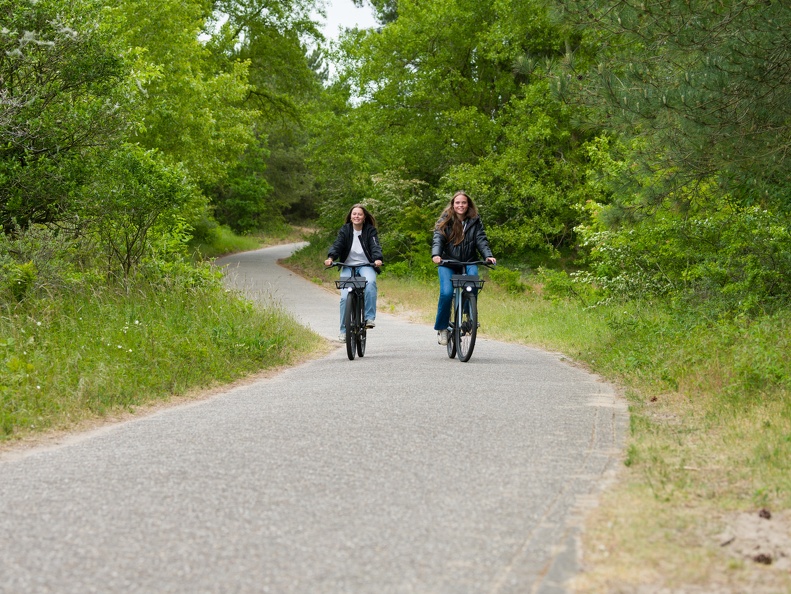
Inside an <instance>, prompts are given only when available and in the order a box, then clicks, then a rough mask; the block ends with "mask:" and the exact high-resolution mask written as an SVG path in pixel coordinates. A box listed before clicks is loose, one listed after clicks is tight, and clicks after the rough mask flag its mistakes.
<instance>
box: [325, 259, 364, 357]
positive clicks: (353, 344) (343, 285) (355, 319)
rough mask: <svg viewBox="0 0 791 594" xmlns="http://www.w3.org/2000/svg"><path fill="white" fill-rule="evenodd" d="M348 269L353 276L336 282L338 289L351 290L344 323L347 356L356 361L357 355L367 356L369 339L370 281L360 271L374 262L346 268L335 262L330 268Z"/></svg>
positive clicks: (347, 299)
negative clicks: (367, 302)
mask: <svg viewBox="0 0 791 594" xmlns="http://www.w3.org/2000/svg"><path fill="white" fill-rule="evenodd" d="M333 266H337V267H338V268H342V267H344V266H345V267H346V268H350V269H351V271H352V276H349V277H343V278H341V279H339V280H336V281H335V287H336V288H338V289H341V290H343V289H349V294H348V295H347V296H346V311H345V312H344V313H343V323H344V325H345V326H346V354H347V355H348V357H349V360H350V361H353V360H354V356H355V353H356V354H357V355H360V356H361V357H363V356H365V342H366V338H367V328H366V327H365V285H367V284H368V281H367V280H365V278H364V277H362V276H360V271H359V269H360V268H361V267H362V266H374V264H373V262H369V263H366V264H361V265H360V266H346V265H345V264H341V263H340V262H333V263H332V264H330V266H329V267H330V268H332V267H333Z"/></svg>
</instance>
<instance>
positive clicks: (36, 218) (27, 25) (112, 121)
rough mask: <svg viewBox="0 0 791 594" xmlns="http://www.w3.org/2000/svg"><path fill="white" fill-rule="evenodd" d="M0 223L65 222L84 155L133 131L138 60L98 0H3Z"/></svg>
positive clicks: (10, 225)
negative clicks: (106, 20)
mask: <svg viewBox="0 0 791 594" xmlns="http://www.w3.org/2000/svg"><path fill="white" fill-rule="evenodd" d="M0 15H2V29H0V224H2V226H3V228H4V229H5V231H6V232H11V231H13V230H14V228H15V222H16V223H18V224H19V225H22V226H23V227H26V226H28V225H30V224H33V223H55V222H58V221H59V220H60V219H61V218H62V217H63V216H64V214H65V213H68V211H69V209H70V189H71V188H72V187H73V186H74V185H75V184H79V183H80V181H81V180H80V179H79V176H78V169H79V168H78V167H76V165H77V164H79V162H80V160H81V159H83V158H85V157H86V156H88V155H90V154H92V153H95V152H96V151H99V150H107V149H108V148H109V147H111V146H112V144H113V142H114V141H115V140H117V139H118V138H119V136H121V135H122V134H123V133H124V131H125V130H126V128H127V123H128V118H129V109H128V105H127V104H125V102H124V93H125V91H126V90H127V89H126V84H125V83H126V77H127V73H128V66H127V64H126V63H125V61H124V58H123V56H122V55H121V53H120V51H119V49H118V46H117V45H116V44H115V42H114V40H113V39H112V38H110V37H108V36H107V35H105V34H104V32H103V31H102V30H101V28H100V27H99V24H100V22H101V16H102V13H101V4H100V3H97V2H93V1H91V0H78V1H74V2H72V1H65V0H40V1H35V2H34V1H32V0H14V1H13V2H10V1H8V0H2V1H0Z"/></svg>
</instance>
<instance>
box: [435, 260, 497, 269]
mask: <svg viewBox="0 0 791 594" xmlns="http://www.w3.org/2000/svg"><path fill="white" fill-rule="evenodd" d="M443 264H452V265H453V266H471V265H473V264H475V265H478V264H483V265H484V266H486V267H487V268H495V267H496V266H497V264H492V263H491V262H487V261H486V260H476V261H475V262H460V261H459V260H440V261H439V264H437V266H442V265H443Z"/></svg>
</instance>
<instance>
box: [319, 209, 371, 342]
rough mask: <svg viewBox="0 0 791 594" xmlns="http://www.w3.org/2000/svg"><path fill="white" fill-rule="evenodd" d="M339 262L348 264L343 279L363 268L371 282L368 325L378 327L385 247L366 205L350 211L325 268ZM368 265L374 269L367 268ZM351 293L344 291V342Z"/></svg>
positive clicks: (342, 315)
mask: <svg viewBox="0 0 791 594" xmlns="http://www.w3.org/2000/svg"><path fill="white" fill-rule="evenodd" d="M336 260H337V261H339V262H341V263H343V264H344V265H345V266H344V267H343V268H341V277H346V276H352V270H351V268H348V267H351V266H354V267H358V266H359V268H358V272H359V273H360V276H363V277H365V279H366V280H367V281H368V284H367V285H365V326H366V327H367V328H373V327H374V326H375V325H376V324H375V323H374V320H376V295H377V288H376V275H377V274H379V267H380V266H381V265H382V246H381V245H380V244H379V233H378V231H377V230H376V219H374V217H373V215H372V214H371V213H370V212H368V211H367V210H366V209H365V207H364V206H363V205H362V204H355V205H354V206H352V207H351V209H350V210H349V213H348V214H347V215H346V222H345V223H344V225H343V226H342V227H341V228H340V229H339V230H338V236H337V237H336V238H335V241H334V242H333V244H332V246H331V247H330V249H329V251H328V252H327V259H326V260H324V265H325V266H330V265H331V264H332V263H333V261H336ZM368 262H372V263H373V264H374V266H363V264H367V263H368ZM348 294H349V291H348V289H344V290H342V291H341V305H340V308H341V333H340V336H339V337H338V340H340V341H341V342H344V341H345V340H346V327H345V324H344V312H345V311H346V297H347V295H348Z"/></svg>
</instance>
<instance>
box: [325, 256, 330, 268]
mask: <svg viewBox="0 0 791 594" xmlns="http://www.w3.org/2000/svg"><path fill="white" fill-rule="evenodd" d="M324 266H326V267H327V268H329V267H330V266H332V258H327V259H326V260H324Z"/></svg>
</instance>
